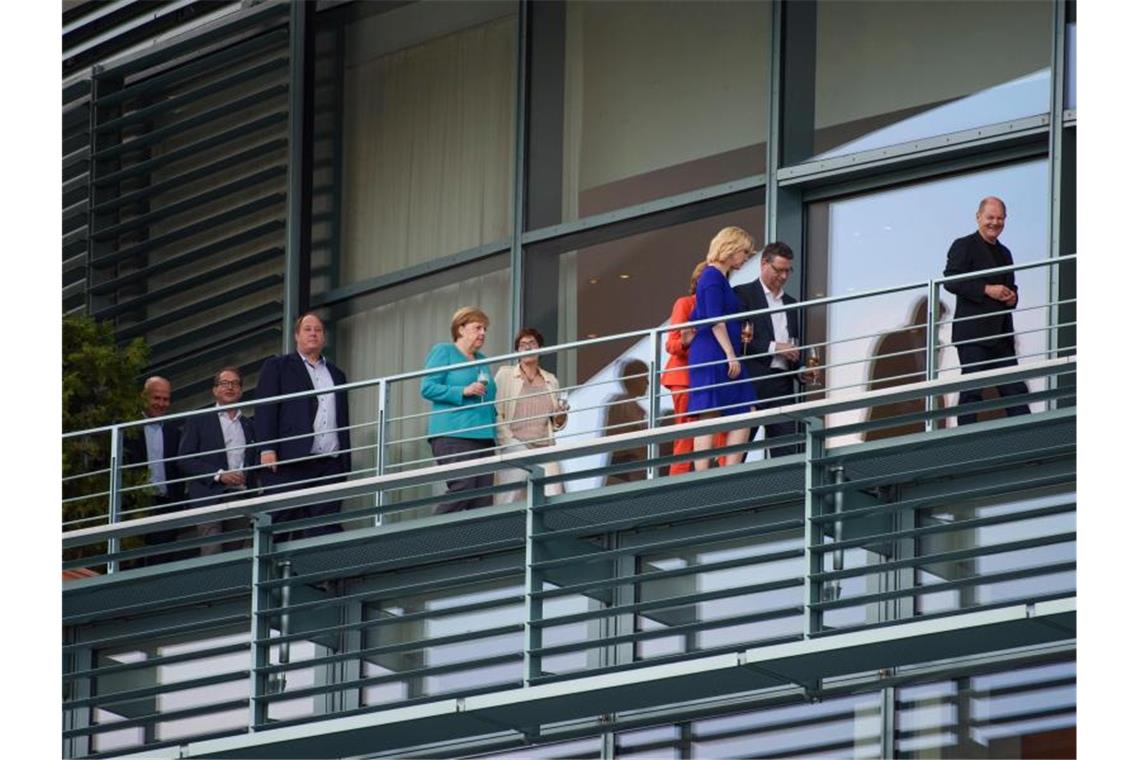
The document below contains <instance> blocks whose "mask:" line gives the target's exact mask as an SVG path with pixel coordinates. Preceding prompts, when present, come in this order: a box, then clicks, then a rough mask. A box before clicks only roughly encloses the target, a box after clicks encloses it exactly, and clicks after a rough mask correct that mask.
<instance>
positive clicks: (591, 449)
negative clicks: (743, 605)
mask: <svg viewBox="0 0 1140 760" xmlns="http://www.w3.org/2000/svg"><path fill="white" fill-rule="evenodd" d="M1076 366H1077V357H1076V356H1070V357H1063V358H1057V359H1047V360H1044V361H1040V362H1035V363H1033V364H1026V365H1022V366H1017V367H1003V368H1000V369H993V370H983V371H981V372H976V373H972V374H970V375H964V376H960V377H954V378H941V379H937V380H924V381H921V382H917V383H909V384H907V385H902V386H896V387H892V388H884V389H879V390H873V391H868V392H867V393H865V394H861V395H860V396H857V397H843V398H835V399H826V398H825V399H816V400H811V401H803V402H800V403H797V404H790V405H787V406H781V407H774V408H772V409H764V410H760V411H754V412H747V413H744V414H739V415H733V416H731V417H720V418H711V419H707V420H698V421H696V422H692V423H690V424H688V425H686V426H685V433H684V434H685V435H686V436H697V435H706V434H713V433H718V432H723V431H728V430H732V429H736V428H740V427H745V426H753V425H763V424H764V423H765V422H768V421H772V420H778V419H786V418H788V417H792V418H796V419H808V418H812V417H818V418H822V417H825V416H826V415H828V414H833V413H836V412H841V411H848V410H851V409H860V408H864V407H869V406H876V405H880V404H889V403H895V402H900V401H911V400H915V399H920V398H924V397H925V396H927V395H929V394H931V393H945V392H953V391H956V390H961V389H963V388H969V387H972V386H976V385H981V386H986V385H993V384H994V383H995V382H998V381H1012V380H1018V379H1027V378H1033V377H1042V376H1048V375H1058V374H1067V373H1072V372H1075V371H1076ZM677 435H678V431H677V430H676V429H670V428H664V429H662V428H650V429H648V430H638V431H632V432H628V433H618V434H615V435H610V436H604V437H602V438H598V439H594V440H589V441H580V442H574V443H559V444H556V445H554V446H547V447H542V448H536V449H528V450H526V451H518V452H512V453H510V454H498V455H494V456H488V457H484V458H481V459H475V460H470V461H466V462H457V463H451V464H443V465H433V466H430V467H425V468H421V469H419V470H416V471H414V472H408V473H388V474H384V475H374V476H370V477H367V478H359V479H356V480H351V481H348V482H346V483H337V484H332V485H325V486H313V487H309V488H305V489H300V490H296V491H289V492H287V493H280V494H272V495H266V496H253V497H250V498H248V499H243V500H241V501H236V502H231V503H226V504H216V505H210V506H205V507H197V508H194V509H192V510H185V511H182V512H176V513H169V514H162V515H154V516H151V517H144V518H140V519H138V520H131V521H129V522H125V523H119V524H113V525H102V526H95V527H92V528H81V529H78V530H75V531H69V532H67V533H65V534H64V535H63V546H64V548H67V547H74V546H82V545H85V544H88V543H94V542H97V541H100V540H105V539H107V538H111V537H121V536H128V535H134V534H140V533H145V532H147V531H148V530H150V529H156V528H162V527H179V526H184V525H193V524H196V523H197V522H198V518H202V519H205V520H212V521H216V520H219V519H223V518H226V517H238V516H242V515H251V514H255V513H258V512H263V511H270V510H276V509H284V508H288V507H291V506H296V505H298V504H303V503H306V502H308V501H311V500H319V499H322V498H325V499H327V498H334V497H335V498H349V497H352V496H361V495H366V494H371V493H373V492H375V491H378V490H398V489H402V488H408V487H412V486H416V485H422V484H425V483H432V482H437V481H440V480H443V479H445V478H458V477H467V476H470V475H474V474H480V473H483V472H487V471H495V470H500V469H509V468H517V469H523V470H526V469H527V465H538V466H541V465H542V464H543V463H544V462H549V461H558V460H562V459H569V458H573V457H576V456H582V455H585V454H595V453H607V452H610V451H616V450H620V449H626V448H633V447H636V446H639V445H641V446H645V445H648V444H651V443H663V442H665V441H668V440H671V439H672V438H674V437H676V436H677ZM527 477H528V478H531V479H534V480H540V481H545V480H548V479H550V478H548V477H547V476H546V475H543V474H537V473H530V474H529V475H528V476H527ZM560 477H561V478H562V479H565V478H567V477H572V476H567V475H563V476H560ZM443 498H446V497H443ZM374 509H375V508H371V509H359V510H353V511H352V512H345V513H341V514H340V515H339V518H340V519H344V520H355V519H359V518H360V517H364V516H367V515H368V514H370V513H371V512H372V511H373V510H374Z"/></svg>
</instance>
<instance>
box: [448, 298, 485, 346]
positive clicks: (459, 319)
mask: <svg viewBox="0 0 1140 760" xmlns="http://www.w3.org/2000/svg"><path fill="white" fill-rule="evenodd" d="M468 322H478V323H479V324H481V325H483V326H484V327H487V326H489V325H490V324H491V319H490V318H489V317H488V316H487V315H486V314H485V313H484V312H483V310H482V309H480V308H479V307H477V306H464V307H463V308H462V309H460V310H459V311H457V312H455V314H454V315H453V316H452V317H451V339H452V340H459V328H460V327H463V325H465V324H467V323H468Z"/></svg>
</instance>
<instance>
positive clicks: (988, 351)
mask: <svg viewBox="0 0 1140 760" xmlns="http://www.w3.org/2000/svg"><path fill="white" fill-rule="evenodd" d="M956 348H957V349H958V364H960V365H961V366H962V374H963V375H969V374H972V373H974V372H984V371H985V370H987V369H1000V368H1001V367H1016V366H1017V353H1016V351H1015V350H1014V348H1013V346H1012V345H1010V344H1009V342H1008V341H1001V342H999V343H995V344H990V345H981V344H978V343H966V344H964V345H960V346H956ZM982 390H983V389H982V388H975V389H972V390H967V391H962V392H961V393H960V394H958V403H959V404H969V403H972V402H974V401H981V400H982ZM997 392H998V393H999V394H1001V397H1002V398H1005V397H1006V396H1017V395H1021V394H1023V393H1028V392H1029V389H1028V388H1027V387H1026V386H1025V383H1023V382H1020V381H1019V382H1016V383H1004V384H1002V385H999V386H997ZM1022 414H1029V407H1028V406H1026V405H1025V404H1017V405H1015V406H1007V407H1006V409H1005V416H1006V417H1017V416H1019V415H1022ZM977 421H978V415H977V413H976V412H967V413H965V414H959V415H958V424H959V425H971V424H973V423H975V422H977Z"/></svg>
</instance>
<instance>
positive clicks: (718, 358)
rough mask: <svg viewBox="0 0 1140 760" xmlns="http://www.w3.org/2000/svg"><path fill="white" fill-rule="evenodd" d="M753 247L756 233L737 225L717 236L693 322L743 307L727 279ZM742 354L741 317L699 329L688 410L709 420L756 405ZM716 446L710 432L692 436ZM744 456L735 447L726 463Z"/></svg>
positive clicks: (744, 435)
mask: <svg viewBox="0 0 1140 760" xmlns="http://www.w3.org/2000/svg"><path fill="white" fill-rule="evenodd" d="M754 248H755V243H754V241H753V239H752V236H751V235H749V234H748V233H747V232H745V231H744V230H742V229H740V228H739V227H725V228H724V229H722V230H721V231H720V232H718V233H717V234H716V236H715V237H713V239H712V241H710V242H709V252H708V255H707V256H706V257H705V261H706V262H708V267H707V268H706V269H705V271H704V272H702V273H701V276H700V277H699V278H698V279H697V305H696V307H695V308H694V309H693V314H692V319H693V320H694V321H695V320H701V319H713V318H716V317H725V316H728V315H729V314H735V313H737V312H739V311H740V310H741V307H740V301H739V299H737V297H736V294H735V293H733V292H732V286H731V285H729V284H728V274H729V272H735V271H736V270H738V269H740V267H742V266H744V262H745V261H747V260H748V258H749V257H750V256H751V255H752V253H753V249H754ZM740 354H741V342H740V321H739V320H736V319H724V320H722V321H720V322H716V323H713V324H711V325H702V326H701V327H699V328H697V334H696V335H694V336H693V341H692V343H691V344H690V345H689V413H690V414H691V415H692V416H693V417H695V418H697V419H709V418H711V417H716V416H718V415H727V414H740V413H743V412H748V411H751V410H752V407H753V405H754V404H755V403H756V391H755V389H754V388H753V387H752V383H751V382H748V371H747V370H746V369H744V368H743V367H742V366H741V365H740V360H739V359H738V358H737V357H738V356H740ZM733 381H738V382H733ZM730 383H731V384H730ZM748 432H749V431H748V428H743V429H740V430H733V431H731V432H729V434H728V437H727V439H726V443H727V444H728V445H729V446H735V445H738V444H742V443H744V442H745V441H747V440H748ZM712 445H713V436H712V435H700V436H697V437H696V438H695V439H694V440H693V451H694V452H701V451H708V450H709V449H710V448H712ZM743 459H744V453H743V452H735V453H732V454H728V455H726V456H725V460H724V462H725V464H736V463H738V462H740V461H741V460H743ZM693 467H695V468H696V469H697V470H707V469H708V467H709V462H708V460H707V459H703V458H702V459H697V460H695V461H694V462H693Z"/></svg>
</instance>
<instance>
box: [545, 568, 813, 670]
mask: <svg viewBox="0 0 1140 760" xmlns="http://www.w3.org/2000/svg"><path fill="white" fill-rule="evenodd" d="M800 582H801V583H802V581H800ZM803 611H804V609H803V607H802V606H798V605H797V606H792V607H781V608H776V609H772V610H766V611H764V612H749V613H745V614H743V615H730V616H729V617H723V618H716V619H714V620H698V621H696V622H693V623H681V624H680V625H671V626H667V627H665V628H653V629H649V630H641V631H635V632H633V633H626V634H621V635H614V636H606V637H605V638H604V639H592V640H587V641H574V642H570V643H568V644H555V645H554V646H549V647H540V648H538V649H535V650H533V651H532V652H531V653H532V654H536V655H541V656H542V657H552V656H554V655H558V654H565V653H567V652H577V651H581V650H583V649H597V648H598V647H603V646H612V645H615V644H628V643H640V642H642V641H646V640H653V639H663V638H669V637H670V636H681V635H684V634H687V633H701V632H703V631H709V630H716V629H717V628H728V627H730V626H734V625H745V624H747V623H761V622H764V621H765V620H779V619H781V618H786V617H791V616H793V615H802V614H803ZM781 638H782V637H781ZM790 640H792V641H799V640H800V637H799V636H793V637H790ZM761 641H763V639H762V640H761ZM742 646H743V645H741V644H734V645H732V649H733V651H736V650H739V649H741V648H742ZM749 646H751V645H749ZM700 654H701V656H702V657H703V656H707V655H709V654H711V652H710V651H709V650H707V649H701V650H700ZM689 656H692V654H691V653H690V654H689ZM641 662H642V664H646V665H648V664H654V665H656V664H658V662H657V660H656V658H648V659H645V660H641ZM598 671H599V672H606V669H605V668H604V667H603V668H599V669H598Z"/></svg>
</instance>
